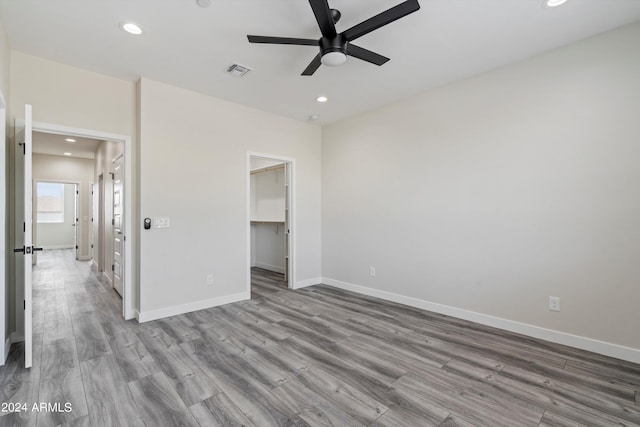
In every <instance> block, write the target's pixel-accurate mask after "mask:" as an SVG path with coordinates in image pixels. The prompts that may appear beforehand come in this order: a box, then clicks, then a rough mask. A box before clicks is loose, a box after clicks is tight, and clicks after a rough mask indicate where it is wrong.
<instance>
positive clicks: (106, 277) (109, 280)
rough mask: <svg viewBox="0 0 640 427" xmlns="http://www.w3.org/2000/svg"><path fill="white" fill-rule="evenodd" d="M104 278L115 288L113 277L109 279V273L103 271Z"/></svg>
mask: <svg viewBox="0 0 640 427" xmlns="http://www.w3.org/2000/svg"><path fill="white" fill-rule="evenodd" d="M102 277H104V278H105V279H106V281H107V282H108V283H109V284H110V285H111V286H113V281H112V280H111V277H109V275H108V274H107V272H106V271H103V272H102Z"/></svg>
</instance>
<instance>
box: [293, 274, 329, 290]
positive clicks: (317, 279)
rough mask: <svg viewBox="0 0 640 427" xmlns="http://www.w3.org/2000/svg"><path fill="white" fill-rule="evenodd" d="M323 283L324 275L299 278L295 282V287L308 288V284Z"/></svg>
mask: <svg viewBox="0 0 640 427" xmlns="http://www.w3.org/2000/svg"><path fill="white" fill-rule="evenodd" d="M319 283H322V277H314V278H312V279H305V280H298V281H297V282H296V283H294V284H293V289H301V288H306V287H307V286H313V285H317V284H319Z"/></svg>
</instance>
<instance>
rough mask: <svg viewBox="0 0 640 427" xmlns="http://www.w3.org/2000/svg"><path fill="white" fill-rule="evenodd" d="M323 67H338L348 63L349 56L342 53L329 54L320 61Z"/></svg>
mask: <svg viewBox="0 0 640 427" xmlns="http://www.w3.org/2000/svg"><path fill="white" fill-rule="evenodd" d="M320 62H321V63H322V65H328V66H329V67H337V66H338V65H342V64H344V63H345V62H347V55H345V54H344V53H342V52H328V53H325V54H324V55H322V58H321V59H320Z"/></svg>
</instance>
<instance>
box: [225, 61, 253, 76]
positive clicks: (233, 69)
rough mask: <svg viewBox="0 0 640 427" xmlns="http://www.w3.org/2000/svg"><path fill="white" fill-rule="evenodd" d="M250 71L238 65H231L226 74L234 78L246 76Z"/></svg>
mask: <svg viewBox="0 0 640 427" xmlns="http://www.w3.org/2000/svg"><path fill="white" fill-rule="evenodd" d="M249 71H251V69H250V68H249V67H245V66H244V65H240V64H231V66H229V68H227V73H229V74H231V75H232V76H234V77H242V76H244V75H245V74H247V73H248V72H249Z"/></svg>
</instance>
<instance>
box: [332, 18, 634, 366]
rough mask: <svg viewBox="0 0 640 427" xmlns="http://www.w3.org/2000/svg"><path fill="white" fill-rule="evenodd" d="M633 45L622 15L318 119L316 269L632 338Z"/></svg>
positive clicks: (537, 322) (601, 335)
mask: <svg viewBox="0 0 640 427" xmlns="http://www.w3.org/2000/svg"><path fill="white" fill-rule="evenodd" d="M638 40H640V24H636V25H632V26H628V27H625V28H622V29H619V30H617V31H613V32H611V33H607V34H603V35H601V36H598V37H594V38H592V39H588V40H585V41H582V42H579V43H576V44H574V45H570V46H567V47H564V48H561V49H558V50H555V51H552V52H549V53H546V54H543V55H539V56H536V57H534V58H531V59H528V60H526V61H522V62H520V63H517V64H513V65H510V66H507V67H504V68H502V69H499V70H495V71H492V72H489V73H486V74H484V75H481V76H478V77H475V78H471V79H468V80H465V81H462V82H459V83H454V84H451V85H449V86H446V87H443V88H440V89H437V90H434V91H431V92H428V93H424V94H422V95H420V96H417V97H415V98H413V99H410V100H407V101H404V102H400V103H396V104H393V105H390V106H388V107H386V108H382V109H380V110H376V111H373V112H370V113H367V114H364V115H361V116H359V117H356V118H352V119H350V120H345V121H343V122H340V123H337V124H334V125H332V126H328V127H326V128H323V151H322V169H323V175H322V178H323V181H322V185H323V192H322V197H323V209H322V217H323V244H322V248H323V251H322V254H323V275H324V276H326V277H327V278H330V279H335V280H338V281H342V282H346V283H350V284H356V285H361V286H363V287H365V288H367V289H369V290H370V291H371V290H379V291H385V292H389V293H392V294H396V295H398V294H399V295H402V296H408V297H412V298H414V299H416V301H417V300H420V301H427V302H433V303H437V304H440V305H442V306H445V307H442V306H441V307H442V308H443V310H448V308H447V307H449V308H455V309H462V310H466V311H470V312H476V313H480V314H484V315H488V316H494V317H498V318H502V319H507V320H508V321H511V324H512V325H514V323H513V322H521V323H524V324H528V325H534V326H536V327H540V328H547V329H550V330H554V331H560V332H563V333H567V334H574V335H578V336H582V337H587V338H589V339H591V340H600V341H604V342H607V343H613V344H616V345H620V346H626V347H630V348H633V349H640V334H638V331H637V328H636V327H635V326H634V325H638V324H640V310H638V302H639V301H640V286H638V283H640V270H638V261H639V260H640V198H639V197H638V195H639V194H640V168H639V167H638V159H640V144H638V141H640V120H638V119H639V118H640V49H638ZM370 266H374V267H376V269H377V270H376V273H377V275H376V276H375V277H371V276H370V275H369V267H370ZM370 291H368V292H370ZM550 295H553V296H558V297H560V298H561V309H562V311H560V312H551V311H549V310H548V297H549V296H550ZM462 310H458V311H455V310H454V312H458V313H464V311H462ZM449 311H451V310H449ZM485 319H488V318H485ZM635 354H636V357H637V355H638V354H640V353H635ZM638 360H640V359H638Z"/></svg>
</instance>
